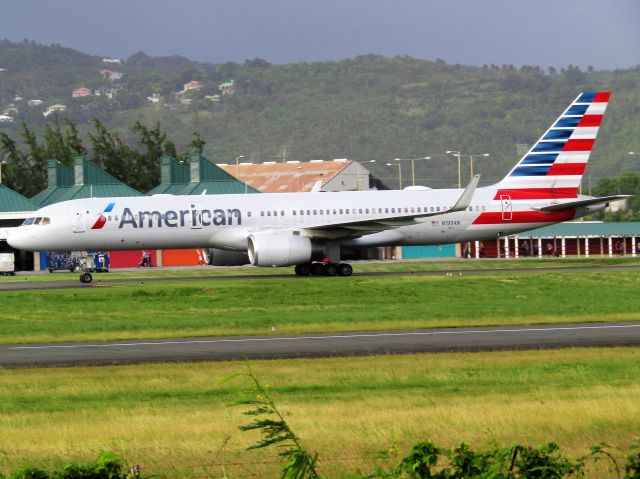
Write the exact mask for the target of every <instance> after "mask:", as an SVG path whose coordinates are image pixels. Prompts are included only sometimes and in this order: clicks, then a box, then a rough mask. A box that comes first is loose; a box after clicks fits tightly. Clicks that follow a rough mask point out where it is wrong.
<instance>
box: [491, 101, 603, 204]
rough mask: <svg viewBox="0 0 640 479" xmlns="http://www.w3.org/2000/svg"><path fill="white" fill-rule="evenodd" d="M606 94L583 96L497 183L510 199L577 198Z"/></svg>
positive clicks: (600, 119) (601, 115)
mask: <svg viewBox="0 0 640 479" xmlns="http://www.w3.org/2000/svg"><path fill="white" fill-rule="evenodd" d="M610 96H611V93H609V92H585V93H581V94H580V95H578V98H576V99H575V100H574V102H573V103H572V104H571V105H570V106H569V108H567V109H566V110H565V111H564V113H563V114H562V115H560V117H559V118H558V119H557V120H556V121H555V122H554V123H553V126H551V128H549V129H548V130H547V131H546V133H545V134H544V135H542V137H541V138H540V139H539V140H538V141H537V143H536V144H535V145H534V146H533V148H531V149H530V150H529V152H528V153H527V154H526V155H524V157H523V158H522V159H521V160H520V162H519V163H518V164H517V165H516V166H515V167H514V168H513V170H511V171H510V172H509V174H508V175H507V176H506V177H505V178H504V179H503V180H502V181H500V183H498V185H497V186H498V188H499V189H500V191H501V192H502V194H506V195H509V196H510V197H511V199H514V200H517V199H522V200H525V199H526V200H533V199H552V198H576V197H577V196H578V189H579V186H580V181H581V180H582V175H583V174H584V170H585V168H586V167H587V162H588V161H589V154H590V153H591V150H592V149H593V145H594V143H595V139H596V135H597V134H598V129H599V128H600V123H601V122H602V117H603V115H604V111H605V109H606V108H607V103H608V102H609V97H610Z"/></svg>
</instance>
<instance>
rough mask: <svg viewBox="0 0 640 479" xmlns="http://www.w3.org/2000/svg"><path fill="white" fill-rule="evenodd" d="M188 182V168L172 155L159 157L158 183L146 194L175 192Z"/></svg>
mask: <svg viewBox="0 0 640 479" xmlns="http://www.w3.org/2000/svg"><path fill="white" fill-rule="evenodd" d="M187 183H189V169H188V168H187V167H185V166H184V165H183V164H181V163H180V162H179V161H178V160H176V159H175V158H173V157H172V156H163V157H162V158H160V184H159V185H158V186H156V187H155V188H153V189H152V190H151V191H149V192H148V193H147V194H148V195H157V194H175V193H177V192H178V190H180V189H181V188H184V187H185V186H186V184H187Z"/></svg>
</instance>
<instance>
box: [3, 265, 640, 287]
mask: <svg viewBox="0 0 640 479" xmlns="http://www.w3.org/2000/svg"><path fill="white" fill-rule="evenodd" d="M354 269H355V268H354ZM638 270H640V265H624V266H616V265H610V266H559V267H538V268H502V269H498V268H494V269H450V270H438V271H377V272H361V273H359V272H357V270H356V271H355V272H354V274H353V276H362V277H365V276H444V275H447V274H453V275H455V276H457V275H479V274H520V273H549V272H557V273H561V272H587V271H638ZM78 277H79V276H78ZM23 278H24V280H23V281H20V280H19V279H18V280H16V281H10V282H0V292H2V291H30V290H45V289H73V288H95V287H106V286H110V285H115V284H122V283H140V282H148V283H153V282H167V281H174V282H175V281H177V282H181V281H231V280H255V281H260V280H261V281H265V280H270V279H273V278H277V279H295V280H299V281H305V280H306V281H317V280H320V281H341V280H342V278H339V277H333V278H330V277H327V276H309V277H305V278H299V277H297V276H295V275H294V274H293V273H282V274H263V273H260V272H259V270H258V271H256V273H255V274H242V275H227V276H221V275H215V274H205V275H202V276H164V277H155V278H154V277H151V278H148V277H137V278H112V277H110V276H109V274H108V273H101V274H94V275H93V282H92V283H90V284H82V283H80V280H79V279H75V280H52V281H29V280H28V276H24V277H23Z"/></svg>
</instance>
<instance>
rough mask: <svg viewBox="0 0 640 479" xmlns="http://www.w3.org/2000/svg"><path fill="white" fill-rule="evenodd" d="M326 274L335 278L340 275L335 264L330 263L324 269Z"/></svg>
mask: <svg viewBox="0 0 640 479" xmlns="http://www.w3.org/2000/svg"><path fill="white" fill-rule="evenodd" d="M324 274H325V275H326V276H335V275H336V274H338V268H337V267H336V265H335V264H333V263H329V264H328V265H327V266H326V267H325V268H324Z"/></svg>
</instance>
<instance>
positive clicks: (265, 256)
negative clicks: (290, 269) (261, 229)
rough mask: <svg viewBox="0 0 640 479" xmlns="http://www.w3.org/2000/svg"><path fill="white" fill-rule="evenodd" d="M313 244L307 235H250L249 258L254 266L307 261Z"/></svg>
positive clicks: (288, 264)
mask: <svg viewBox="0 0 640 479" xmlns="http://www.w3.org/2000/svg"><path fill="white" fill-rule="evenodd" d="M312 255H313V245H312V244H311V239H310V238H309V237H307V236H296V235H266V234H262V235H251V236H249V260H250V261H251V264H253V265H254V266H291V265H295V264H303V263H309V262H310V261H311V257H312Z"/></svg>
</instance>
